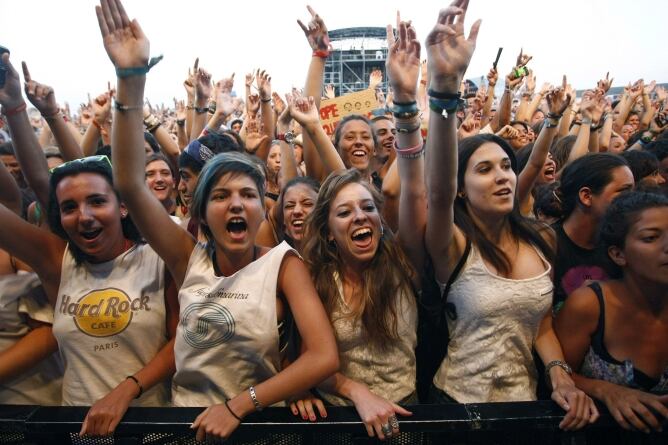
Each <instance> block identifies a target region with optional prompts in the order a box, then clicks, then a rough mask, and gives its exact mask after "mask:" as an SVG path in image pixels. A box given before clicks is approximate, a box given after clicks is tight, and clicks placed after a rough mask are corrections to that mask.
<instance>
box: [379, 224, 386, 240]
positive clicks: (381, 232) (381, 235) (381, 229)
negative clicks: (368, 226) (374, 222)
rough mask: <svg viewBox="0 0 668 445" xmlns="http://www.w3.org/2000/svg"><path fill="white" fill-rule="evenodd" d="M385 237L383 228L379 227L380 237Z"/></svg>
mask: <svg viewBox="0 0 668 445" xmlns="http://www.w3.org/2000/svg"><path fill="white" fill-rule="evenodd" d="M384 235H385V227H383V226H380V237H381V238H382V237H383V236H384Z"/></svg>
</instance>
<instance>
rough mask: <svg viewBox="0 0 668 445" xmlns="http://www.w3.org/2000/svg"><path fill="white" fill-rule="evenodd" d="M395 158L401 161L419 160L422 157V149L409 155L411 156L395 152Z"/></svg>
mask: <svg viewBox="0 0 668 445" xmlns="http://www.w3.org/2000/svg"><path fill="white" fill-rule="evenodd" d="M397 156H398V157H400V158H402V159H418V158H421V157H422V156H424V148H423V149H422V150H419V151H417V152H415V153H411V154H404V153H398V152H397Z"/></svg>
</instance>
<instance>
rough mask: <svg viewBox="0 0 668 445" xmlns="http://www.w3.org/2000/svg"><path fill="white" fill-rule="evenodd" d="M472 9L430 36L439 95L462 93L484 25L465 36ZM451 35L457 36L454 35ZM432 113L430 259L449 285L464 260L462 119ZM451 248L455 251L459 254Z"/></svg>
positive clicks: (453, 15) (445, 15)
mask: <svg viewBox="0 0 668 445" xmlns="http://www.w3.org/2000/svg"><path fill="white" fill-rule="evenodd" d="M467 6H468V5H467V3H464V4H463V7H462V8H461V9H460V8H459V7H458V6H456V3H455V4H453V5H451V6H449V7H448V8H447V9H443V10H441V11H440V13H439V16H438V22H437V24H436V26H435V27H434V29H433V30H432V31H431V33H430V34H429V36H428V37H427V41H426V49H427V54H428V57H427V60H428V63H429V73H430V82H431V83H430V89H431V90H433V91H436V92H438V93H442V94H450V95H456V94H457V93H458V91H459V85H460V83H461V81H462V78H463V76H464V72H465V71H466V68H467V66H468V64H469V61H470V60H471V56H472V55H473V51H474V50H475V44H476V39H477V37H478V30H479V29H480V20H478V21H476V22H475V23H474V24H473V26H472V27H471V31H470V33H469V37H468V39H467V38H466V37H465V36H464V15H465V13H466V7H467ZM453 20H454V23H453ZM446 23H449V24H448V25H446ZM446 30H451V31H454V35H452V33H451V32H446ZM508 96H509V94H508ZM504 97H505V96H504ZM429 113H430V117H429V137H428V138H427V157H428V159H427V203H428V207H427V226H426V232H425V239H426V245H427V251H428V253H429V256H430V257H431V258H432V260H433V261H434V268H435V271H436V278H437V279H438V280H439V281H441V282H443V283H445V282H447V280H448V277H449V274H450V260H451V259H453V257H455V256H457V255H459V256H458V257H457V258H454V261H455V262H456V261H457V260H458V259H459V257H460V256H461V254H462V253H463V244H464V242H463V239H462V240H459V241H461V242H456V243H453V239H454V237H455V232H456V231H457V229H456V228H455V224H454V207H453V206H454V202H455V198H456V196H457V118H456V116H455V112H454V110H447V117H443V115H442V114H441V113H438V112H436V111H434V110H431V109H430V111H429ZM462 238H463V237H462ZM451 246H455V250H454V251H452V250H451ZM460 247H461V249H460ZM458 250H461V251H458Z"/></svg>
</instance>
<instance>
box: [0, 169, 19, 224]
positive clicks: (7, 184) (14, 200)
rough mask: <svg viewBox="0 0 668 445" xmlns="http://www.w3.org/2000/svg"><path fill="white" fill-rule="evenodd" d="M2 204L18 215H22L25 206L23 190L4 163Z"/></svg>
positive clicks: (0, 180) (0, 182) (0, 187)
mask: <svg viewBox="0 0 668 445" xmlns="http://www.w3.org/2000/svg"><path fill="white" fill-rule="evenodd" d="M0 204H2V205H4V206H5V207H7V208H8V209H9V210H11V211H12V212H14V213H16V214H17V215H21V211H22V204H23V203H22V199H21V189H19V186H18V184H16V181H15V180H14V177H13V176H12V174H11V173H9V171H8V170H7V168H6V167H5V164H4V163H2V162H0Z"/></svg>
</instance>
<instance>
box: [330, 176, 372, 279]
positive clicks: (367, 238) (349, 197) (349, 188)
mask: <svg viewBox="0 0 668 445" xmlns="http://www.w3.org/2000/svg"><path fill="white" fill-rule="evenodd" d="M327 226H328V228H329V235H328V240H329V241H334V242H335V243H336V247H337V250H338V252H339V255H340V256H341V259H342V260H343V261H344V263H346V264H347V265H348V266H353V267H355V266H361V267H363V266H366V265H367V264H368V263H369V262H370V261H371V260H372V259H373V257H374V256H375V255H376V251H377V250H378V244H379V242H380V237H381V235H382V228H381V227H382V226H381V219H380V213H378V208H377V207H376V203H375V201H374V199H373V196H372V195H371V192H369V190H368V189H367V188H366V187H364V186H363V185H362V184H359V183H351V184H347V185H345V186H343V187H342V188H341V190H339V192H338V193H337V194H336V196H335V197H334V199H333V200H332V203H331V206H330V208H329V215H328V219H327Z"/></svg>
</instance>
